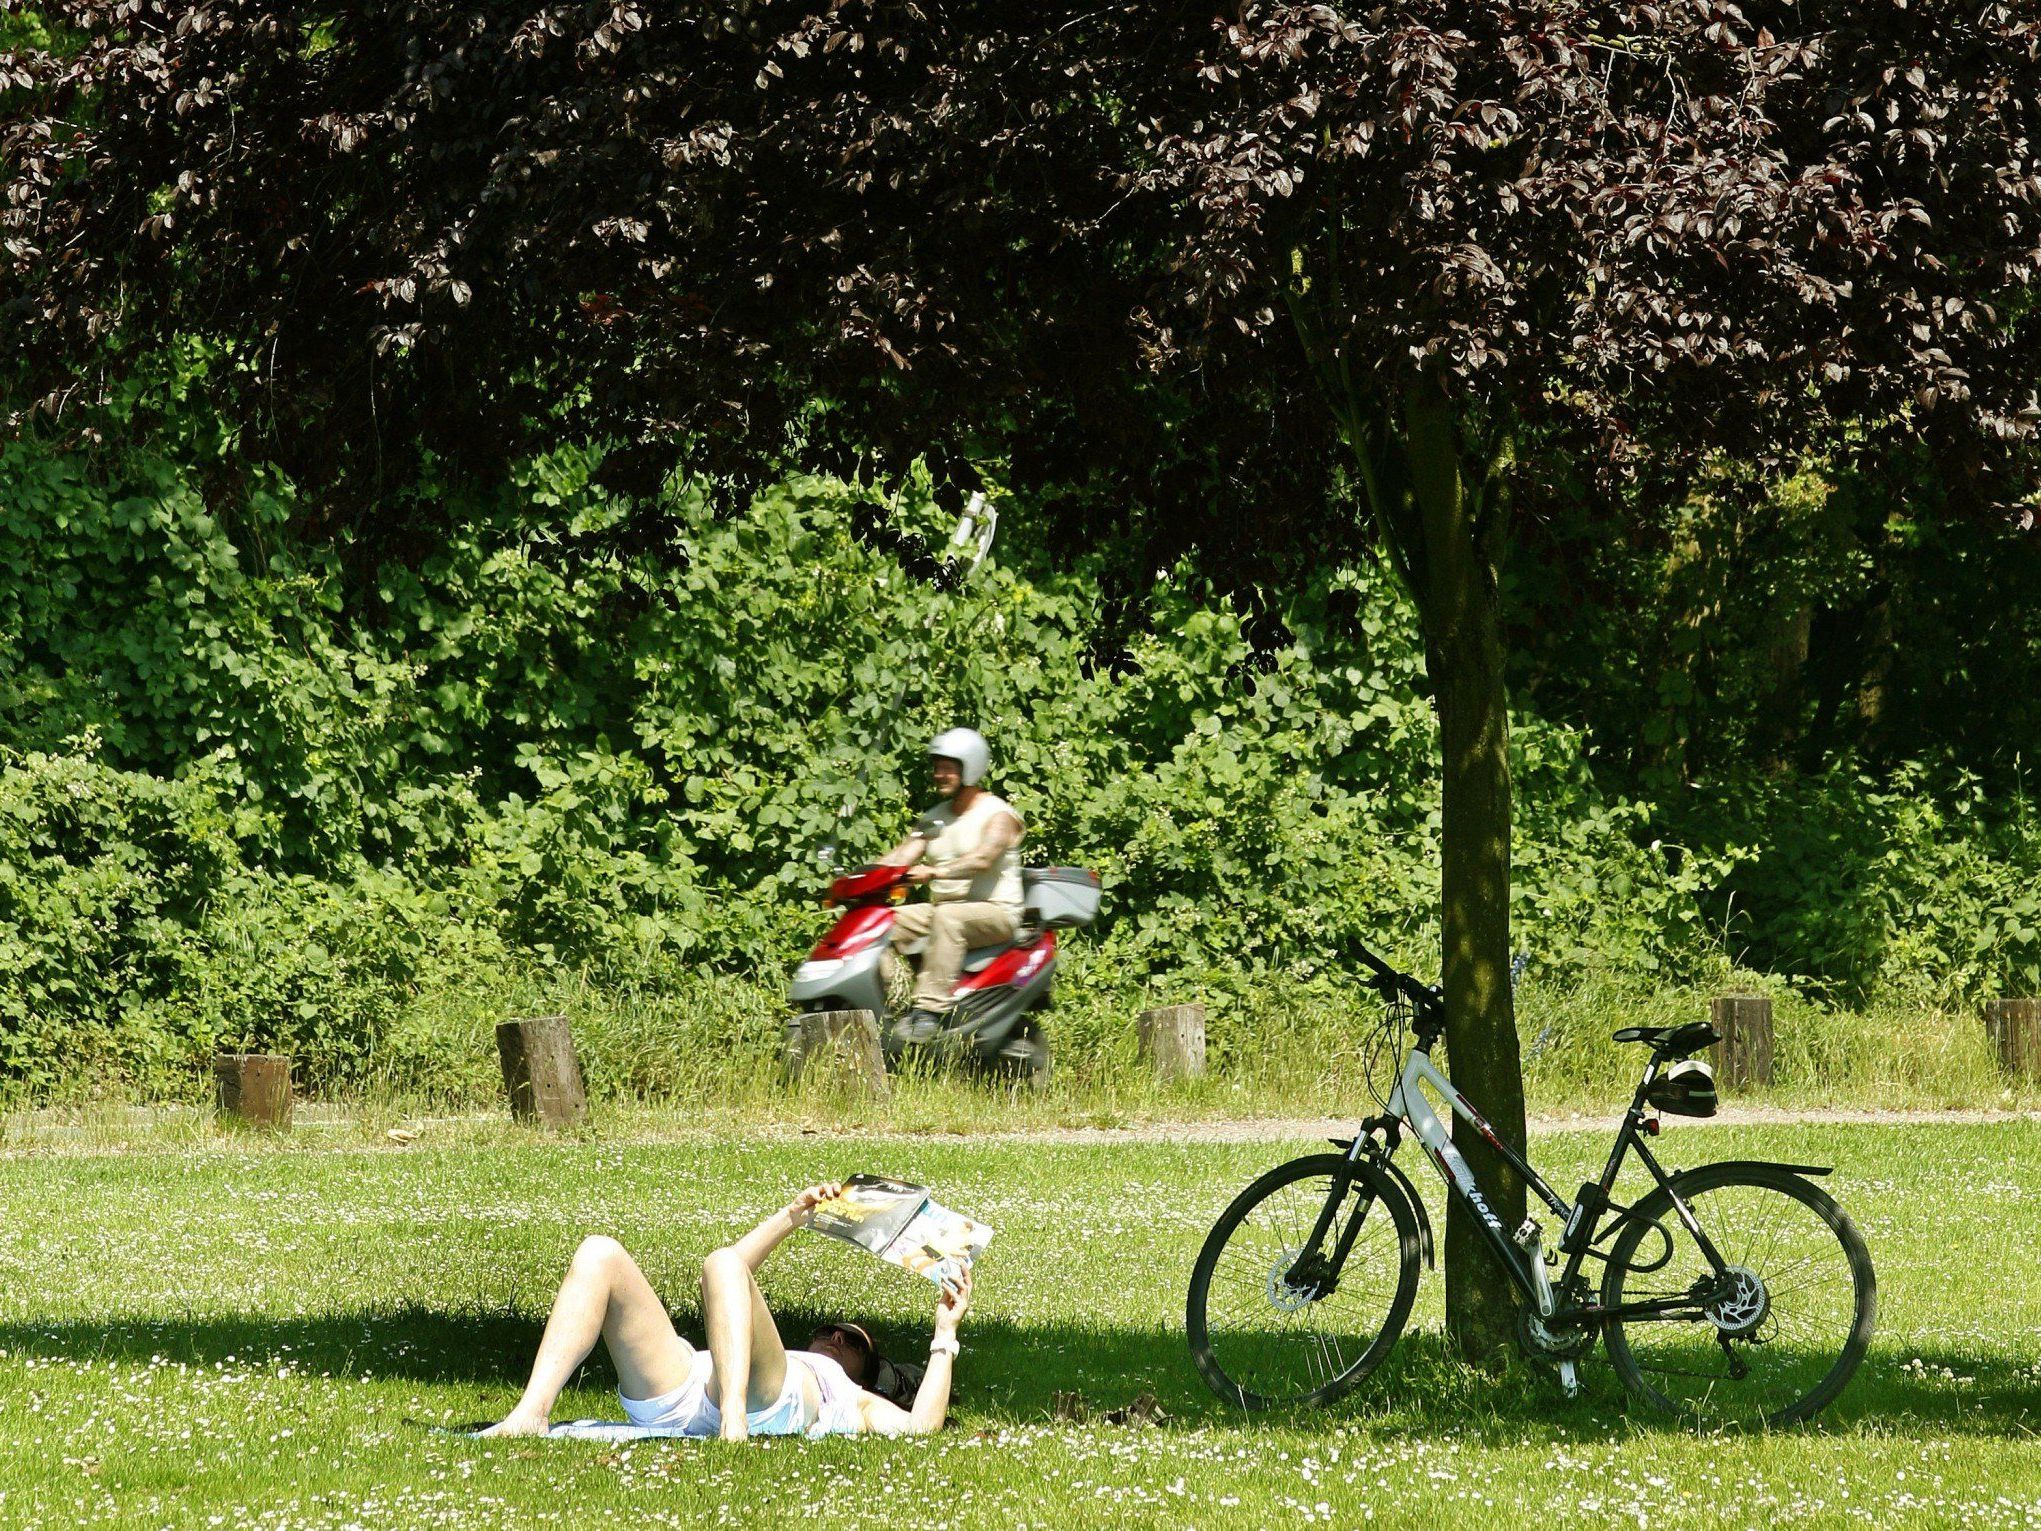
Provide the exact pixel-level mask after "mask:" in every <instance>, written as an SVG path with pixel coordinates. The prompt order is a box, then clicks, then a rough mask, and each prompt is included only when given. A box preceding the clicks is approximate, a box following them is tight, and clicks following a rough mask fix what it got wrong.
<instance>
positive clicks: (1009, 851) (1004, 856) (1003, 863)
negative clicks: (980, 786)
mask: <svg viewBox="0 0 2041 1531" xmlns="http://www.w3.org/2000/svg"><path fill="white" fill-rule="evenodd" d="M1001 814H1007V815H1010V816H1011V817H1012V819H1013V821H1014V823H1016V824H1018V823H1019V822H1020V815H1019V814H1017V813H1015V812H1014V811H1013V809H1011V808H1010V807H1008V806H1007V805H1006V804H1005V803H1004V802H1002V801H1001V800H1000V799H999V798H996V797H994V796H993V795H992V794H991V793H990V792H980V793H979V794H978V796H977V797H976V798H975V799H973V800H972V803H971V806H970V807H969V808H967V809H965V810H964V811H963V812H962V813H961V814H960V813H958V812H957V810H956V809H954V808H952V807H951V806H950V805H949V804H948V803H937V804H936V805H935V807H933V808H931V809H929V811H928V812H927V813H925V814H923V815H922V816H921V832H922V834H923V835H924V836H926V837H927V839H928V850H927V852H926V853H925V855H926V858H927V860H928V861H929V862H930V863H931V864H936V863H940V862H944V861H951V860H954V859H955V858H956V857H958V856H968V855H970V854H971V853H972V852H973V851H975V850H977V849H978V847H979V846H980V845H981V844H983V843H984V840H985V836H986V833H987V832H988V831H989V830H990V829H991V828H992V825H993V824H994V823H995V822H996V821H997V820H998V818H999V816H1000V815H1001ZM928 896H929V898H930V899H932V900H933V901H934V902H936V903H938V904H949V903H957V902H970V903H987V904H1001V905H1004V906H1005V907H1006V908H1008V909H1010V910H1012V911H1013V917H1014V918H1015V919H1016V920H1018V919H1019V918H1020V915H1021V875H1020V847H1019V845H1018V844H1014V845H1009V846H1008V847H1007V848H1006V849H1005V850H1004V851H1002V852H1000V855H999V860H997V861H996V862H994V863H993V864H992V865H991V866H990V867H988V868H986V869H985V870H984V871H982V872H980V873H979V874H978V875H977V876H976V877H938V878H935V879H934V880H933V881H931V882H930V883H929V885H928Z"/></svg>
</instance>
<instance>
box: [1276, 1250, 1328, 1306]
mask: <svg viewBox="0 0 2041 1531" xmlns="http://www.w3.org/2000/svg"><path fill="white" fill-rule="evenodd" d="M1301 1253H1302V1251H1301V1250H1296V1249H1285V1250H1282V1251H1281V1252H1279V1253H1278V1254H1277V1255H1276V1259H1275V1263H1274V1264H1273V1265H1271V1266H1270V1267H1269V1279H1268V1290H1269V1306H1270V1307H1272V1308H1274V1309H1275V1310H1276V1311H1277V1312H1278V1313H1296V1312H1298V1311H1300V1310H1302V1309H1304V1308H1308V1307H1310V1306H1311V1304H1313V1303H1314V1302H1316V1301H1318V1287H1317V1285H1316V1284H1315V1283H1311V1282H1307V1283H1305V1284H1304V1285H1302V1286H1293V1285H1292V1284H1291V1282H1290V1272H1291V1271H1292V1270H1293V1269H1295V1267H1296V1264H1297V1259H1298V1256H1299V1255H1300V1254H1301Z"/></svg>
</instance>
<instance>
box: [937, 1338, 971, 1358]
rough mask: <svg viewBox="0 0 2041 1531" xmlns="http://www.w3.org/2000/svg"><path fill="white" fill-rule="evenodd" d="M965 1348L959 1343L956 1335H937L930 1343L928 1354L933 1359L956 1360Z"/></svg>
mask: <svg viewBox="0 0 2041 1531" xmlns="http://www.w3.org/2000/svg"><path fill="white" fill-rule="evenodd" d="M963 1348H964V1347H963V1346H962V1345H960V1344H958V1343H957V1337H956V1336H955V1335H954V1334H951V1335H937V1336H936V1337H935V1338H934V1339H932V1340H930V1341H929V1342H928V1353H929V1355H930V1356H931V1357H934V1356H949V1357H951V1358H952V1359H954V1358H955V1357H956V1355H957V1353H958V1352H959V1351H961V1350H962V1349H963Z"/></svg>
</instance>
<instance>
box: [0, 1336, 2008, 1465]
mask: <svg viewBox="0 0 2041 1531" xmlns="http://www.w3.org/2000/svg"><path fill="white" fill-rule="evenodd" d="M840 1316H841V1315H839V1314H835V1313H826V1314H825V1313H819V1312H816V1311H812V1310H804V1309H801V1308H798V1307H791V1306H790V1307H788V1308H786V1309H784V1310H782V1311H781V1312H780V1313H779V1314H778V1319H779V1325H780V1330H781V1333H782V1334H784V1335H785V1336H787V1338H788V1340H789V1342H790V1343H793V1344H796V1345H798V1344H799V1343H800V1342H801V1339H802V1337H804V1336H805V1335H807V1334H808V1333H809V1332H811V1331H812V1329H813V1328H814V1327H815V1326H816V1325H817V1324H819V1323H823V1322H827V1321H829V1320H831V1319H834V1318H837V1317H840ZM675 1322H676V1324H677V1326H678V1327H679V1328H680V1331H681V1332H682V1333H683V1334H689V1335H696V1334H699V1333H700V1332H701V1326H700V1323H699V1320H698V1317H697V1315H695V1314H693V1313H691V1312H686V1311H679V1312H676V1313H675ZM540 1327H541V1326H540V1323H539V1321H538V1320H537V1319H536V1318H534V1317H532V1316H531V1315H529V1314H525V1313H520V1312H515V1311H510V1310H505V1309H490V1308H482V1307H473V1306H471V1307H464V1308H447V1309H441V1308H431V1307H423V1306H404V1307H395V1308H385V1309H367V1310H361V1311H353V1312H340V1313H331V1314H323V1315H316V1316H311V1317H303V1318H282V1319H279V1318H272V1317H268V1316H264V1315H258V1314H248V1315H221V1316H208V1317H203V1318H199V1317H165V1318H161V1319H149V1320H123V1321H116V1322H111V1323H87V1322H80V1321H70V1322H65V1323H58V1324H32V1323H19V1322H17V1323H10V1324H0V1351H4V1352H6V1353H7V1354H8V1355H11V1356H35V1357H39V1358H45V1359H49V1360H68V1361H87V1360H98V1361H104V1360H119V1361H123V1362H133V1363H140V1364H146V1363H147V1362H149V1361H150V1360H151V1358H153V1357H158V1356H160V1357H162V1358H163V1359H164V1360H165V1361H169V1362H181V1363H184V1364H187V1365H193V1366H206V1367H211V1366H214V1365H216V1364H234V1365H240V1366H275V1365H279V1364H282V1363H285V1362H288V1363H289V1364H290V1365H291V1366H292V1368H293V1369H294V1370H295V1371H297V1372H298V1373H299V1374H300V1375H303V1374H304V1373H307V1372H310V1373H314V1374H316V1373H320V1372H331V1373H332V1374H334V1375H335V1376H362V1375H365V1374H373V1375H374V1376H375V1377H377V1378H392V1379H394V1378H405V1379H410V1380H413V1381H417V1382H421V1383H434V1384H448V1385H463V1386H469V1387H481V1388H485V1389H489V1388H495V1387H500V1388H501V1389H502V1395H503V1401H504V1405H505V1407H508V1405H509V1402H510V1401H511V1399H512V1398H513V1397H514V1396H515V1394H516V1392H517V1389H518V1387H519V1386H520V1385H521V1384H522V1383H523V1380H524V1376H525V1369H526V1367H527V1365H528V1364H529V1362H530V1358H531V1355H532V1352H533V1350H534V1349H535V1348H536V1346H537V1344H538V1338H539V1330H540ZM879 1339H880V1343H881V1346H882V1348H884V1349H886V1350H888V1351H889V1352H890V1353H892V1354H895V1355H897V1356H899V1357H901V1358H904V1359H919V1358H920V1356H921V1355H922V1353H923V1347H924V1346H925V1345H926V1342H927V1337H926V1334H925V1333H924V1332H922V1331H919V1330H908V1329H905V1328H901V1329H898V1330H895V1331H882V1332H881V1333H880V1335H879ZM965 1340H966V1353H965V1357H964V1364H963V1367H962V1369H961V1372H960V1377H959V1383H958V1389H957V1398H958V1403H959V1406H960V1408H962V1409H963V1410H964V1411H965V1412H966V1414H967V1417H974V1418H976V1419H979V1420H983V1421H985V1422H987V1423H998V1424H1018V1423H1025V1422H1030V1421H1035V1422H1040V1421H1044V1420H1049V1419H1053V1418H1057V1417H1060V1412H1061V1410H1063V1409H1065V1408H1067V1407H1068V1404H1069V1402H1070V1395H1075V1396H1076V1397H1077V1398H1081V1399H1082V1400H1083V1401H1084V1403H1085V1404H1087V1405H1088V1406H1089V1407H1090V1409H1091V1411H1092V1412H1093V1413H1095V1414H1096V1413H1103V1412H1104V1411H1105V1410H1108V1409H1113V1408H1117V1407H1119V1406H1121V1405H1124V1404H1127V1403H1129V1402H1131V1401H1132V1400H1133V1399H1135V1398H1136V1397H1138V1396H1139V1395H1140V1394H1143V1393H1150V1394H1153V1395H1154V1396H1155V1398H1156V1400H1157V1402H1158V1403H1160V1405H1161V1406H1162V1408H1163V1410H1164V1411H1165V1413H1166V1422H1165V1428H1198V1427H1204V1426H1214V1425H1217V1426H1233V1427H1245V1428H1276V1429H1301V1430H1304V1431H1306V1432H1309V1431H1312V1430H1314V1429H1321V1428H1331V1427H1333V1426H1335V1425H1347V1426H1360V1427H1362V1428H1364V1429H1366V1430H1367V1431H1368V1432H1369V1433H1370V1434H1372V1435H1376V1436H1386V1437H1394V1436H1398V1435H1404V1434H1409V1435H1426V1436H1431V1435H1438V1434H1442V1433H1450V1434H1453V1435H1456V1436H1460V1437H1463V1438H1464V1437H1467V1436H1473V1437H1476V1438H1479V1439H1482V1440H1485V1441H1490V1442H1496V1443H1506V1442H1512V1441H1522V1440H1525V1439H1527V1438H1529V1439H1543V1440H1550V1441H1553V1442H1568V1441H1580V1442H1592V1441H1602V1440H1606V1439H1608V1438H1609V1437H1610V1436H1611V1435H1612V1434H1617V1433H1624V1432H1634V1431H1638V1430H1644V1431H1654V1432H1655V1431H1676V1430H1679V1429H1680V1428H1682V1427H1681V1426H1680V1425H1679V1424H1678V1423H1677V1422H1676V1421H1673V1420H1671V1419H1669V1418H1667V1417H1665V1416H1663V1415H1660V1414H1656V1413H1654V1412H1651V1411H1649V1410H1647V1409H1645V1408H1644V1407H1643V1406H1642V1405H1640V1404H1637V1403H1635V1402H1634V1401H1632V1400H1630V1399H1629V1398H1628V1397H1627V1396H1626V1395H1625V1393H1624V1392H1623V1390H1622V1387H1621V1385H1620V1383H1619V1382H1618V1381H1617V1379H1616V1377H1615V1374H1614V1371H1613V1369H1612V1368H1611V1367H1610V1366H1609V1365H1608V1363H1607V1361H1606V1358H1605V1357H1603V1356H1602V1354H1601V1353H1600V1351H1599V1350H1597V1351H1596V1352H1594V1353H1592V1354H1590V1356H1589V1357H1588V1358H1587V1359H1586V1360H1585V1361H1583V1362H1582V1366H1581V1374H1582V1382H1583V1391H1582V1395H1581V1396H1580V1397H1579V1398H1577V1399H1571V1400H1569V1399H1567V1398H1565V1397H1563V1396H1562V1395H1561V1394H1560V1392H1559V1389H1558V1386H1557V1384H1556V1382H1555V1381H1554V1380H1553V1378H1552V1376H1551V1375H1550V1373H1548V1372H1546V1371H1545V1370H1543V1369H1542V1368H1534V1367H1529V1366H1513V1367H1512V1368H1511V1369H1510V1370H1509V1371H1508V1372H1506V1373H1505V1374H1504V1375H1502V1376H1499V1377H1491V1376H1487V1375H1484V1374H1482V1373H1478V1372H1475V1371H1473V1370H1471V1369H1469V1368H1467V1367H1465V1366H1463V1365H1461V1364H1460V1363H1459V1362H1458V1360H1457V1359H1456V1358H1455V1357H1454V1355H1453V1354H1452V1352H1451V1349H1450V1347H1449V1345H1448V1343H1447V1341H1446V1339H1445V1337H1444V1336H1443V1335H1442V1334H1440V1333H1438V1332H1437V1331H1423V1332H1419V1333H1413V1334H1406V1335H1405V1336H1404V1337H1403V1338H1402V1339H1401V1340H1400V1341H1399V1342H1398V1344H1397V1346H1396V1348H1395V1350H1393V1351H1392V1352H1391V1353H1390V1356H1389V1358H1388V1360H1387V1361H1386V1362H1385V1363H1384V1364H1383V1365H1382V1367H1381V1368H1380V1369H1379V1370H1378V1371H1377V1372H1376V1373H1375V1374H1374V1375H1373V1376H1372V1377H1370V1378H1368V1379H1367V1380H1366V1381H1365V1382H1363V1383H1362V1384H1361V1385H1360V1386H1359V1387H1358V1388H1357V1389H1356V1390H1355V1391H1354V1392H1353V1393H1352V1394H1350V1395H1349V1396H1348V1397H1347V1398H1346V1399H1344V1400H1342V1401H1341V1402H1340V1403H1338V1404H1336V1405H1334V1406H1333V1407H1332V1408H1330V1409H1327V1410H1323V1411H1318V1412H1312V1411H1302V1412H1290V1413H1272V1414H1262V1415H1246V1414H1242V1413H1241V1412H1239V1411H1238V1410H1236V1409H1233V1408H1230V1407H1228V1406H1227V1405H1226V1404H1224V1403H1222V1402H1220V1401H1219V1400H1218V1399H1217V1398H1215V1397H1214V1396H1213V1395H1212V1394H1211V1393H1210V1392H1209V1391H1208V1390H1207V1389H1206V1388H1205V1386H1204V1384H1203V1382H1202V1381H1201V1380H1200V1378H1199V1377H1198V1375H1197V1373H1196V1372H1195V1371H1194V1370H1193V1368H1192V1366H1191V1362H1190V1357H1189V1354H1188V1352H1187V1351H1186V1349H1185V1347H1184V1341H1183V1336H1182V1334H1181V1333H1180V1332H1177V1331H1172V1330H1162V1329H1153V1330H1142V1329H1125V1328H1111V1327H1104V1326H1101V1327H1098V1328H1081V1327H1076V1326H1070V1325H1015V1324H1009V1323H1005V1322H1001V1321H996V1320H987V1321H984V1322H980V1323H971V1324H967V1325H966V1332H965ZM230 1357H231V1358H232V1361H231V1363H230V1362H229V1358H230ZM577 1382H578V1384H579V1385H581V1386H584V1387H595V1388H607V1387H614V1385H615V1373H614V1372H613V1371H612V1370H611V1368H610V1366H609V1363H608V1360H607V1358H606V1357H605V1356H604V1355H603V1353H602V1351H601V1348H600V1347H598V1348H597V1351H596V1354H595V1355H594V1356H592V1357H591V1358H590V1360H589V1362H588V1364H587V1365H586V1366H585V1367H584V1368H583V1369H582V1371H581V1373H580V1375H579V1377H578V1378H577ZM1860 1424H1861V1425H1874V1426H1876V1427H1878V1428H1880V1429H1884V1430H1890V1429H1893V1428H1900V1429H1904V1428H1906V1427H1908V1426H1918V1427H1920V1428H1922V1429H1926V1430H1932V1431H1933V1432H1934V1433H1936V1434H1943V1435H1946V1434H1961V1435H1975V1436H1998V1435H2015V1436H2020V1437H2023V1438H2031V1437H2032V1436H2033V1434H2034V1433H2035V1431H2036V1430H2037V1429H2041V1368H2037V1367H2036V1366H2035V1365H2034V1364H2033V1363H2031V1362H2022V1361H2021V1360H2019V1359H2017V1358H2014V1357H2011V1356H1990V1355H1977V1354H1970V1353H1965V1352H1959V1351H1949V1350H1916V1349H1913V1348H1911V1347H1900V1346H1887V1347H1884V1348H1874V1349H1873V1351H1872V1353H1871V1355H1870V1356H1869V1357H1868V1358H1867V1359H1866V1361H1865V1363H1864V1365H1863V1367H1862V1369H1861V1370H1860V1371H1859V1372H1858V1373H1857V1375H1856V1377H1855V1378H1854V1379H1852V1381H1851V1383H1850V1385H1849V1387H1848V1388H1846V1389H1845V1390H1844V1392H1843V1395H1842V1397H1841V1398H1840V1399H1838V1400H1837V1401H1836V1402H1835V1403H1834V1404H1832V1405H1830V1406H1829V1408H1828V1409H1827V1410H1826V1411H1825V1412H1824V1413H1823V1414H1822V1415H1821V1416H1820V1418H1819V1419H1818V1420H1817V1422H1816V1424H1815V1426H1814V1428H1816V1429H1837V1428H1849V1427H1851V1426H1855V1425H1860Z"/></svg>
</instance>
